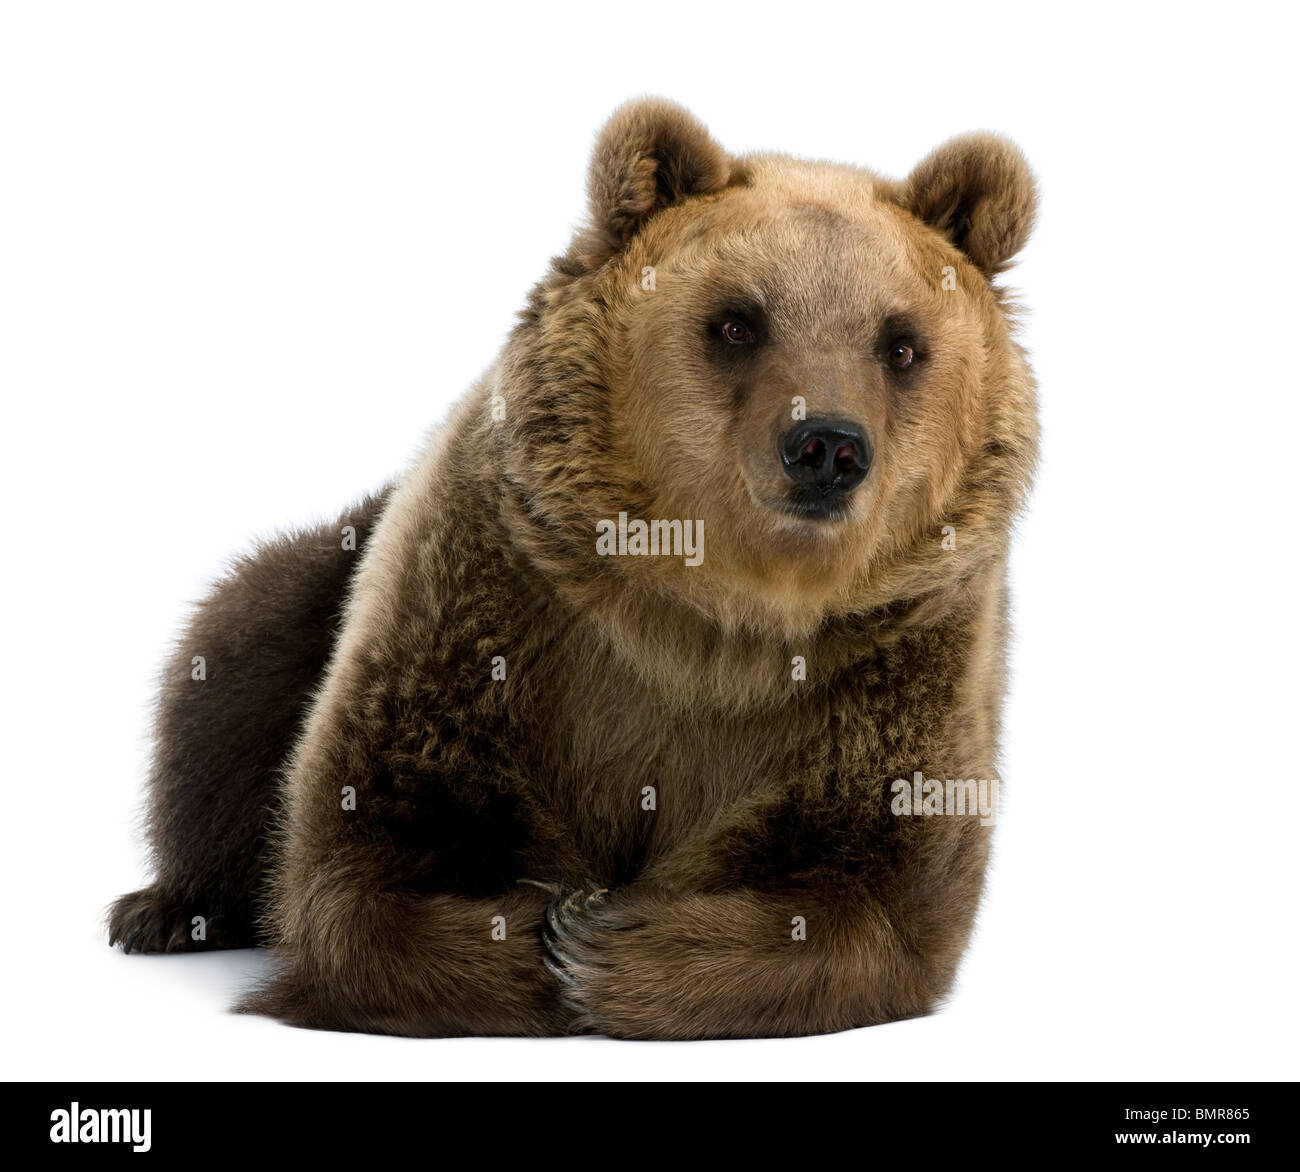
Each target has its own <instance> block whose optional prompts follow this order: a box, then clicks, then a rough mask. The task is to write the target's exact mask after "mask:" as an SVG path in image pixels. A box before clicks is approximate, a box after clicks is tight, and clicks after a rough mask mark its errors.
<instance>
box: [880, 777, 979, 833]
mask: <svg viewBox="0 0 1300 1172" xmlns="http://www.w3.org/2000/svg"><path fill="white" fill-rule="evenodd" d="M890 788H891V790H892V791H893V794H894V800H893V801H892V802H891V803H890V804H889V808H890V809H891V810H893V812H894V813H895V814H897V815H899V816H900V817H904V818H909V817H913V818H924V817H931V816H933V815H935V814H947V815H950V816H951V815H971V814H978V815H979V818H980V825H981V826H988V825H990V824H991V823H992V822H993V819H994V817H995V815H996V814H997V806H998V782H997V778H995V777H994V778H981V779H979V780H978V781H977V780H976V779H975V778H973V777H972V778H968V779H967V780H965V781H962V780H961V778H951V777H950V778H948V779H946V780H944V781H940V780H939V779H938V778H930V779H928V780H927V779H926V778H925V777H924V776H922V774H921V771H920V770H919V769H918V770H917V771H916V772H915V773H913V774H912V780H911V781H908V780H907V779H906V778H903V777H900V778H899V779H898V780H897V781H895V782H894V784H893V785H892V786H891V787H890Z"/></svg>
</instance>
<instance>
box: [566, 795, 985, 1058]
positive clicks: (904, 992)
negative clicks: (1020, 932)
mask: <svg viewBox="0 0 1300 1172" xmlns="http://www.w3.org/2000/svg"><path fill="white" fill-rule="evenodd" d="M864 821H869V818H864ZM931 821H932V823H943V824H944V825H931V826H929V827H926V828H924V829H923V830H917V831H916V832H915V833H913V832H912V830H913V828H910V827H909V828H908V832H907V833H905V834H899V835H892V836H891V835H889V833H888V831H885V832H884V833H882V834H881V836H880V840H879V842H878V846H877V853H876V855H875V858H876V859H878V860H879V861H880V865H879V867H878V869H877V867H875V866H873V867H871V868H870V869H856V870H855V871H854V872H851V871H849V870H848V869H846V868H843V867H838V868H837V862H838V858H839V857H841V856H840V851H842V850H843V849H844V847H845V842H846V839H847V836H846V835H845V834H844V833H837V834H829V833H828V834H827V835H826V836H825V837H826V841H827V842H828V847H827V851H826V865H825V866H824V868H819V870H820V871H822V872H823V873H821V874H817V875H813V874H809V873H807V872H805V873H803V874H799V875H795V874H791V875H790V876H789V877H788V878H787V879H786V880H785V881H784V882H783V881H782V880H781V879H780V877H779V876H778V875H774V874H773V873H772V871H771V869H770V868H764V867H762V866H754V867H752V868H751V870H752V872H753V873H761V874H763V882H762V884H761V886H759V885H756V884H752V883H750V884H746V883H745V881H744V879H743V877H742V874H743V868H744V867H745V866H746V864H753V863H755V862H756V860H753V859H746V858H744V853H745V852H744V849H743V848H740V849H737V845H736V840H735V839H734V838H728V837H727V836H726V835H725V834H724V835H722V836H720V837H719V840H718V842H717V844H716V845H717V847H718V848H719V850H718V853H717V855H716V856H715V858H714V859H713V860H712V862H713V863H714V864H715V865H712V866H711V865H710V860H709V859H708V858H707V857H706V856H705V852H704V851H699V850H692V851H691V853H692V854H693V855H695V857H693V858H690V859H682V860H679V862H680V865H679V866H678V867H676V868H674V866H673V865H672V863H671V861H670V860H671V856H670V860H668V861H667V863H668V865H665V866H660V867H657V868H654V870H655V871H656V872H657V874H658V876H659V878H658V879H645V880H642V881H640V882H638V883H635V884H632V885H630V886H628V887H625V888H622V889H617V890H615V891H612V892H610V893H609V894H608V896H606V897H605V898H604V899H602V900H600V901H598V902H596V903H594V904H592V903H577V904H575V903H560V904H558V905H556V907H555V908H554V909H552V912H551V915H550V917H549V922H548V926H547V931H546V933H545V937H544V939H545V942H546V944H547V947H548V952H549V955H550V958H551V963H552V964H553V965H554V966H555V968H556V970H557V972H558V975H559V976H560V978H561V979H562V980H564V983H565V997H566V999H567V1000H568V1001H570V1002H572V1003H574V1004H577V1005H580V1006H581V1007H582V1010H583V1012H582V1013H581V1014H580V1016H579V1017H578V1018H577V1019H576V1020H575V1022H574V1025H573V1028H574V1029H575V1030H586V1031H589V1032H598V1033H604V1034H609V1035H612V1036H614V1037H622V1038H658V1039H670V1040H671V1039H689V1038H723V1037H739V1038H743V1037H782V1036H796V1035H804V1034H819V1033H831V1032H834V1031H838V1030H844V1029H850V1028H853V1027H857V1026H865V1025H875V1024H878V1023H881V1022H886V1021H894V1020H898V1019H901V1018H906V1017H914V1016H917V1015H920V1014H924V1013H928V1012H929V1011H930V1010H932V1009H933V1008H934V1006H935V1005H936V1004H937V1002H938V1001H939V1000H940V999H941V997H942V996H943V995H944V993H945V992H946V991H947V990H948V988H949V986H950V984H951V982H952V980H953V977H954V976H955V973H956V970H957V965H958V963H959V961H960V958H961V953H962V949H963V948H964V946H965V943H966V940H967V938H968V936H969V933H970V929H971V925H972V922H973V919H974V914H975V909H976V906H977V904H978V899H979V894H980V890H981V888H982V886H983V867H984V860H985V857H986V851H987V833H986V831H984V830H983V829H982V828H980V827H978V826H972V825H970V824H969V822H968V820H966V819H955V818H936V819H933V820H931ZM958 822H964V823H967V824H966V825H965V826H962V827H958V826H957V825H955V824H956V823H958ZM829 829H830V828H829V827H828V830H829ZM837 829H838V828H837ZM808 830H809V833H810V834H811V833H812V828H811V827H809V828H808ZM850 833H851V832H850ZM891 838H892V841H891V840H890V839H891ZM829 844H834V845H833V846H832V845H829ZM855 855H856V857H857V858H866V859H870V858H871V857H872V856H870V855H867V854H865V853H863V854H856V852H855ZM737 863H740V864H741V868H742V873H738V872H737V870H736V865H737ZM669 878H671V880H672V881H665V880H667V879H669Z"/></svg>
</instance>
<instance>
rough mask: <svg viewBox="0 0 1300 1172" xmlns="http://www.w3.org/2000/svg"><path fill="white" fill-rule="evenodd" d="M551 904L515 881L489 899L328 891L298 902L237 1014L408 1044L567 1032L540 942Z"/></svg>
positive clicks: (543, 893) (569, 1013)
mask: <svg viewBox="0 0 1300 1172" xmlns="http://www.w3.org/2000/svg"><path fill="white" fill-rule="evenodd" d="M555 898H556V896H555V892H554V889H553V888H551V887H550V885H542V884H538V885H532V884H523V883H521V884H519V885H518V886H516V887H514V888H512V889H509V890H507V891H505V892H503V893H502V894H501V895H500V896H498V897H496V898H471V897H468V896H458V895H419V894H414V893H411V892H404V893H399V892H394V891H377V890H375V889H374V888H372V887H371V886H369V885H363V886H361V887H357V888H345V887H333V888H331V889H329V890H328V892H322V893H321V895H320V897H319V898H318V899H312V900H311V901H309V903H307V904H306V905H303V906H300V908H299V910H298V911H297V912H296V913H295V919H299V920H301V921H302V922H301V923H300V924H299V928H298V931H297V936H296V939H295V940H294V941H293V943H292V944H291V945H289V946H287V947H285V948H284V949H283V950H282V952H281V957H280V967H279V969H278V971H277V973H276V975H275V976H274V977H273V979H272V980H271V981H270V982H268V983H267V984H266V985H265V986H264V987H263V988H261V989H259V990H257V991H256V992H254V993H252V994H250V995H249V996H247V997H246V998H245V999H244V1000H243V1001H242V1002H241V1003H240V1004H239V1005H237V1006H236V1010H237V1011H238V1012H241V1013H262V1014H266V1015H268V1016H270V1017H276V1018H279V1019H280V1020H281V1021H285V1022H287V1023H289V1024H291V1025H296V1026H302V1027H306V1028H309V1029H330V1030H347V1031H356V1032H365V1033H385V1034H402V1035H406V1036H410V1037H458V1036H467V1035H478V1036H493V1035H496V1036H503V1035H505V1036H524V1037H546V1036H553V1035H557V1034H564V1033H568V1032H570V1030H571V1026H572V1023H573V1020H574V1008H575V1007H569V1006H566V1004H565V1002H564V998H563V994H562V989H563V987H562V986H561V984H560V983H559V982H558V981H557V980H556V979H555V977H554V976H553V975H552V974H551V972H550V971H548V969H547V967H546V963H545V948H544V946H543V944H542V938H541V928H542V924H543V922H544V920H545V915H546V910H547V907H548V906H549V905H550V904H551V903H552V902H553V901H554V900H555Z"/></svg>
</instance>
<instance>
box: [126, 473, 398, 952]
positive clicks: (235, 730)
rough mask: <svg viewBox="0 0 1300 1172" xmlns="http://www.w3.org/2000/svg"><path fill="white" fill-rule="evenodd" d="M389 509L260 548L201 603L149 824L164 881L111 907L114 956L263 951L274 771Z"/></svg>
mask: <svg viewBox="0 0 1300 1172" xmlns="http://www.w3.org/2000/svg"><path fill="white" fill-rule="evenodd" d="M386 497H387V492H385V493H382V494H380V495H378V496H375V497H369V498H367V499H365V500H363V501H361V502H360V503H359V504H357V505H356V506H355V507H354V508H353V509H351V510H349V511H348V512H346V513H344V514H343V515H342V516H341V517H339V518H338V520H337V521H336V522H334V523H332V524H326V525H322V526H319V527H317V528H315V529H313V530H310V531H306V532H300V533H295V534H289V535H285V536H282V537H279V538H277V539H275V540H272V541H270V542H267V543H265V544H263V545H262V546H261V547H259V548H258V549H257V550H256V551H255V552H254V553H252V554H250V555H246V556H244V557H242V558H240V559H239V561H238V562H237V563H236V565H235V566H234V567H233V569H232V571H231V572H230V573H229V574H228V575H227V576H226V577H225V578H223V579H222V580H221V581H220V582H219V583H218V584H217V585H216V586H215V587H214V588H213V590H212V592H211V593H210V594H209V595H208V596H207V597H206V598H205V599H204V600H203V601H202V602H201V603H200V604H199V606H198V608H197V610H196V612H195V614H194V616H193V618H192V619H191V621H190V623H189V625H188V627H187V628H186V631H185V633H184V635H183V637H182V638H181V640H180V643H179V645H178V646H177V648H176V651H175V653H174V655H173V656H172V658H171V660H170V662H169V663H168V665H167V668H166V671H165V673H164V677H163V684H162V690H161V695H160V697H159V702H158V714H157V720H156V727H155V746H154V755H153V765H152V771H151V777H150V800H149V821H148V827H149V839H150V844H151V848H152V855H153V861H154V866H155V870H156V879H155V881H154V882H153V883H152V884H151V885H150V886H149V887H146V888H144V889H143V890H141V891H136V892H133V893H132V894H130V895H126V896H123V897H122V898H121V899H119V900H118V901H117V902H116V903H115V904H114V905H113V906H112V908H111V909H110V912H109V916H108V935H109V942H110V944H121V946H122V948H123V949H124V950H125V951H127V952H182V951H199V950H204V949H212V948H241V947H248V946H250V945H253V944H255V943H258V942H259V938H260V932H259V928H258V915H259V911H260V905H261V902H262V897H263V894H264V888H265V884H266V878H267V871H268V862H269V860H268V859H267V857H266V840H267V830H268V820H269V817H270V812H271V810H272V808H273V806H274V804H275V801H276V788H277V785H278V779H279V774H280V770H281V767H282V765H283V764H284V761H285V759H286V757H287V756H288V754H289V752H290V750H291V748H292V747H293V744H294V741H295V739H296V737H297V735H298V732H299V728H300V726H301V723H302V719H303V716H304V713H305V711H306V708H307V705H308V703H309V701H310V699H311V696H312V694H313V691H314V689H315V687H316V686H317V684H318V683H319V681H320V679H321V677H322V675H323V673H324V669H325V663H326V660H327V658H328V656H329V653H330V650H331V648H332V646H333V643H334V638H335V634H336V631H337V628H338V625H339V621H340V614H341V610H342V607H343V603H344V599H345V595H346V590H347V584H348V580H349V578H350V576H351V574H352V571H353V569H354V567H355V566H356V564H357V559H358V558H360V556H361V552H360V546H361V544H362V540H363V539H364V537H365V535H366V534H367V533H368V532H369V530H370V527H371V525H372V523H373V522H374V520H375V519H376V518H377V517H378V515H379V513H380V511H381V509H382V507H383V504H384V501H385V499H386ZM347 526H350V527H351V530H346V529H345V527H347Z"/></svg>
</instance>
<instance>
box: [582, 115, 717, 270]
mask: <svg viewBox="0 0 1300 1172" xmlns="http://www.w3.org/2000/svg"><path fill="white" fill-rule="evenodd" d="M730 174H731V160H730V159H729V158H728V157H727V153H726V151H724V150H723V149H722V148H721V147H720V146H719V145H718V144H717V143H716V142H714V141H713V139H712V138H711V137H710V136H709V132H708V131H707V130H706V129H705V128H704V125H703V124H702V123H701V122H700V121H699V120H698V119H696V118H695V116H694V115H692V114H691V113H690V111H688V110H686V109H684V108H683V107H682V106H679V105H677V104H676V103H675V102H669V101H666V100H664V99H662V98H642V99H639V100H636V101H631V102H628V103H627V104H626V105H623V106H620V107H619V108H618V109H617V110H615V111H614V113H613V115H612V116H611V117H610V119H609V121H608V122H606V123H605V127H604V129H603V130H602V131H601V132H600V137H599V138H598V139H597V140H596V149H595V151H594V153H593V154H592V157H591V169H590V171H589V172H588V176H587V194H588V197H589V199H590V201H591V230H592V234H593V235H594V237H595V240H594V241H593V243H594V244H596V245H597V251H599V252H604V253H605V255H611V254H613V253H615V252H618V251H619V250H620V249H622V247H623V246H624V245H625V244H626V243H627V242H628V240H630V239H631V238H632V236H633V235H634V234H635V233H636V232H637V231H638V230H639V229H640V228H641V226H642V225H643V224H644V223H645V221H646V220H648V219H649V218H650V216H651V215H653V214H654V213H655V212H657V211H660V210H661V209H663V208H666V207H668V206H670V205H671V204H675V203H679V202H680V201H682V200H684V199H686V198H687V197H688V196H691V195H701V194H705V193H708V192H712V191H720V190H721V189H722V188H723V187H725V186H726V185H727V180H728V178H729V177H730Z"/></svg>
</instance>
